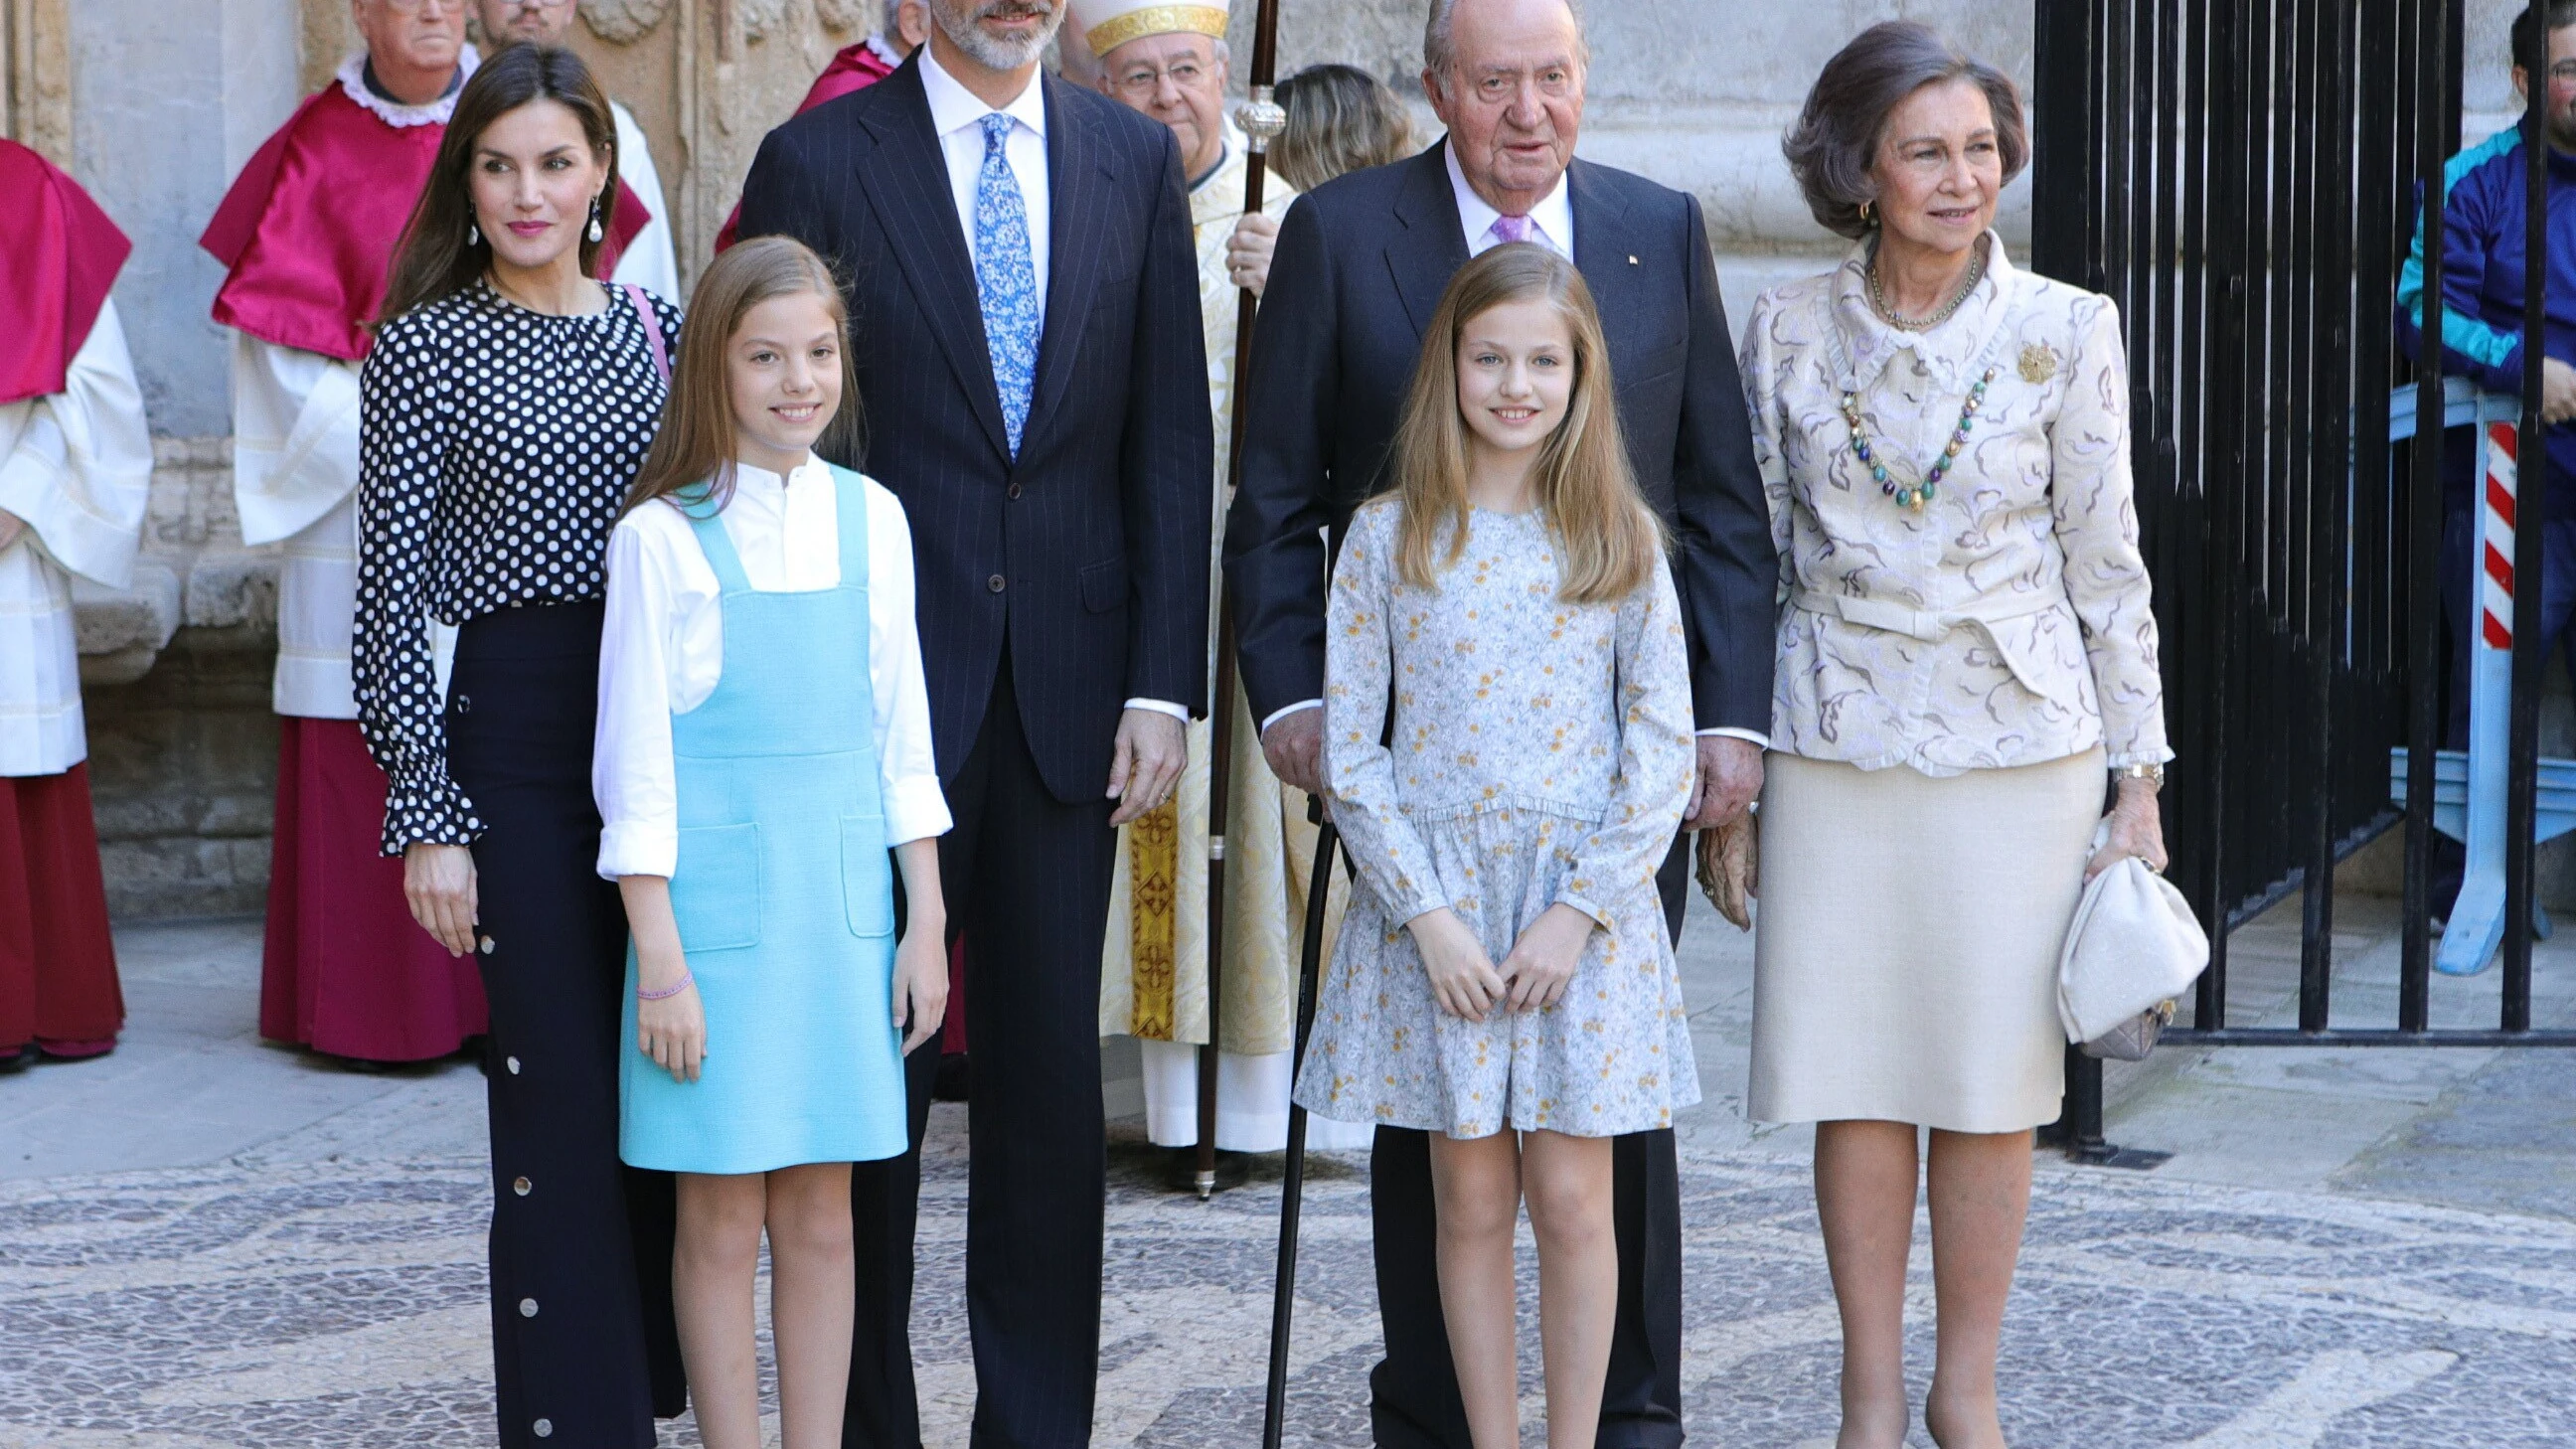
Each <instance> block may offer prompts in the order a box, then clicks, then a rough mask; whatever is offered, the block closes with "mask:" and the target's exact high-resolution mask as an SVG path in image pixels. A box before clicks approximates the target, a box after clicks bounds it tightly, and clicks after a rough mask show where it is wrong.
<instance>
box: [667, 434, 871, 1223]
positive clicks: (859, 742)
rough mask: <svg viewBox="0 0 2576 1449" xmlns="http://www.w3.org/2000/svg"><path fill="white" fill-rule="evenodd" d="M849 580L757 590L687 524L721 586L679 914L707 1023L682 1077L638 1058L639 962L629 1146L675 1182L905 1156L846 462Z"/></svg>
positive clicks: (692, 731) (692, 744)
mask: <svg viewBox="0 0 2576 1449" xmlns="http://www.w3.org/2000/svg"><path fill="white" fill-rule="evenodd" d="M832 479H833V483H834V486H835V487H836V488H837V489H838V490H839V491H838V493H837V494H836V495H835V496H836V499H837V504H838V508H839V512H840V533H841V538H840V546H841V582H840V585H839V587H837V588H830V589H819V590H813V591H810V592H797V593H760V592H755V591H754V590H753V589H752V587H751V584H750V582H749V580H748V579H746V578H745V576H744V574H743V570H742V560H741V559H740V557H738V556H737V555H736V554H735V553H734V548H733V540H732V539H731V538H729V537H727V536H726V534H725V531H724V525H723V524H722V523H720V522H719V521H717V519H716V517H715V516H714V513H713V512H712V511H711V510H709V509H707V508H706V507H705V505H704V504H703V503H700V504H698V505H697V506H695V507H692V508H690V509H689V510H688V513H689V518H690V522H691V526H692V528H693V529H694V530H695V532H696V534H697V538H698V546H699V547H700V548H701V549H703V550H705V552H706V559H707V562H708V563H709V564H710V565H712V566H713V567H714V569H715V575H716V579H717V581H718V583H719V584H720V585H721V586H722V589H723V594H722V606H721V607H722V610H723V618H724V673H723V674H722V676H721V677H720V678H719V679H718V681H717V683H716V687H715V692H714V693H712V694H710V695H709V696H708V697H707V699H706V702H705V703H703V704H701V705H699V706H698V707H697V708H696V709H694V710H691V711H689V712H688V713H687V714H675V715H673V716H672V717H671V753H672V756H673V763H674V765H675V767H676V771H675V773H676V776H677V784H678V795H679V802H678V803H679V818H680V852H679V861H678V865H677V867H676V868H675V869H674V870H673V872H672V875H671V909H672V911H673V913H674V914H676V915H677V916H678V917H679V924H680V946H681V949H682V950H683V951H685V952H686V953H687V955H688V962H689V970H690V972H691V974H693V975H694V976H695V977H696V978H697V983H698V994H699V997H700V998H701V999H702V1000H703V1001H704V1002H705V1005H706V1015H707V1060H706V1064H705V1067H704V1069H703V1070H702V1072H701V1073H700V1075H699V1078H698V1080H697V1081H695V1082H686V1083H683V1082H676V1081H673V1080H672V1079H671V1074H670V1073H669V1072H667V1071H665V1070H663V1069H662V1068H661V1067H658V1066H656V1065H654V1063H653V1059H652V1058H651V1057H648V1056H646V1055H644V1053H643V1052H642V1051H641V1050H640V1049H638V1048H637V1047H636V1045H635V953H634V950H633V948H632V947H629V948H628V950H627V956H626V987H627V989H626V996H625V1001H626V1005H625V1037H624V1042H625V1048H624V1052H625V1054H624V1057H623V1059H622V1064H621V1066H620V1069H619V1076H618V1088H619V1090H618V1109H619V1122H618V1151H619V1155H620V1156H622V1157H624V1158H625V1160H626V1161H627V1162H628V1163H630V1164H632V1165H634V1166H636V1167H644V1168H652V1169H656V1170H660V1171H665V1172H703V1173H747V1172H768V1171H771V1170H773V1169H776V1168H781V1167H793V1166H796V1165H798V1164H800V1163H809V1162H863V1161H871V1160H874V1159H878V1158H886V1157H895V1156H899V1155H901V1154H902V1152H903V1150H904V1148H905V1146H906V1145H907V1141H906V1138H907V1131H906V1123H907V1118H906V1115H905V1110H904V1084H903V1061H902V1050H901V1048H902V1043H901V1041H900V1039H899V1038H898V1037H897V1035H896V1033H895V1029H894V1019H893V1004H894V984H893V983H894V875H893V870H892V867H891V865H890V863H889V860H888V857H887V855H886V838H885V806H884V792H883V788H882V784H881V780H882V777H881V775H880V774H879V771H878V766H877V751H876V696H875V691H874V690H873V688H872V687H871V686H870V684H869V670H868V664H869V660H868V523H867V520H868V511H867V510H868V502H867V497H866V493H865V485H864V484H863V483H862V482H861V481H860V479H859V477H858V475H856V474H854V473H850V472H846V471H844V470H842V469H840V468H834V469H833V470H832Z"/></svg>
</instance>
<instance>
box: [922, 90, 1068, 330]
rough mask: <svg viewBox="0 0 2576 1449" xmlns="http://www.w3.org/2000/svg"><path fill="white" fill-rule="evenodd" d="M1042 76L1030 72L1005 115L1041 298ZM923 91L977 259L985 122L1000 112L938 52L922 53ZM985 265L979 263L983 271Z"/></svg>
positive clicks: (1044, 213)
mask: <svg viewBox="0 0 2576 1449" xmlns="http://www.w3.org/2000/svg"><path fill="white" fill-rule="evenodd" d="M1038 75H1039V72H1037V71H1035V70H1031V71H1030V72H1029V83H1028V86H1027V87H1026V88H1025V89H1023V90H1022V91H1021V92H1020V93H1019V95H1018V96H1017V97H1015V98H1014V99H1013V100H1012V101H1011V103H1010V104H1009V105H1007V106H1003V107H1002V108H1001V113H1002V114H1003V115H1006V116H1008V117H1010V118H1011V120H1012V121H1013V122H1014V123H1015V124H1014V125H1013V126H1012V127H1011V133H1010V135H1009V137H1008V138H1007V139H1005V140H1004V141H1003V142H1002V156H1003V159H1004V160H1007V161H1009V162H1010V163H1011V175H1012V177H1013V178H1014V179H1015V180H1017V181H1018V182H1019V183H1020V206H1021V207H1022V209H1024V210H1026V211H1027V212H1028V216H1029V264H1030V266H1031V267H1033V268H1034V269H1035V270H1036V273H1037V283H1038V296H1039V297H1041V298H1043V297H1045V296H1046V294H1047V258H1048V252H1049V245H1048V244H1049V242H1050V241H1051V240H1052V237H1051V235H1050V232H1051V230H1052V229H1051V228H1050V227H1049V225H1048V219H1049V218H1050V217H1052V216H1053V215H1054V212H1053V211H1052V210H1051V209H1050V208H1049V207H1048V204H1047V203H1048V199H1049V194H1050V193H1049V191H1048V188H1047V149H1046V90H1045V88H1044V87H1043V86H1041V85H1040V84H1039V82H1038ZM921 89H922V91H923V92H924V93H925V94H926V95H928V96H929V98H930V129H932V130H933V131H936V132H938V133H939V149H940V152H941V154H943V155H944V156H946V157H947V158H948V194H949V196H950V197H952V198H954V199H955V201H956V203H957V226H958V229H959V230H960V231H961V232H963V233H964V234H965V237H966V254H967V255H968V256H970V257H973V256H974V255H975V188H976V186H977V184H978V182H979V180H980V178H981V177H982V176H983V174H984V118H985V117H986V116H989V115H992V114H993V111H994V108H993V107H991V106H988V105H986V104H984V101H983V98H982V97H980V96H978V95H976V94H975V93H974V92H973V91H970V90H968V89H966V86H965V83H964V82H962V81H960V80H958V79H957V77H955V76H953V75H950V74H949V73H948V72H947V71H946V70H944V69H942V68H941V67H940V64H939V57H938V55H937V54H936V53H935V48H934V47H932V46H927V45H925V46H923V47H922V48H921ZM982 262H983V259H982V258H980V257H977V258H976V263H977V265H979V266H980V265H982Z"/></svg>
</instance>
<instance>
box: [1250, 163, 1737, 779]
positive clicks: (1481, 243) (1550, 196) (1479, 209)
mask: <svg viewBox="0 0 2576 1449" xmlns="http://www.w3.org/2000/svg"><path fill="white" fill-rule="evenodd" d="M1440 155H1441V159H1443V160H1445V161H1447V162H1448V163H1449V189H1450V191H1451V192H1453V193H1455V194H1456V196H1457V198H1458V228H1459V230H1461V231H1463V232H1465V233H1466V234H1467V255H1468V256H1470V257H1481V256H1483V255H1484V254H1485V253H1487V252H1489V251H1492V250H1493V249H1494V248H1496V247H1498V246H1501V245H1502V244H1503V237H1502V234H1501V233H1500V232H1499V231H1497V230H1495V227H1496V225H1497V224H1498V223H1500V222H1501V221H1502V219H1503V214H1502V213H1501V212H1499V211H1496V210H1495V209H1494V208H1493V206H1492V205H1491V204H1489V203H1488V202H1487V201H1486V200H1485V198H1483V197H1481V196H1478V195H1477V194H1476V188H1474V187H1473V186H1470V185H1468V184H1467V173H1466V172H1465V171H1464V170H1462V169H1461V168H1460V167H1459V165H1458V148H1457V147H1456V146H1454V145H1444V146H1442V147H1441V148H1440ZM1529 219H1530V234H1529V240H1530V241H1532V242H1535V243H1537V244H1538V245H1540V246H1543V247H1545V248H1547V249H1548V250H1549V251H1552V252H1554V253H1556V254H1557V255H1558V256H1560V257H1563V258H1565V259H1566V260H1567V261H1569V262H1570V261H1573V260H1574V197H1573V193H1572V192H1571V191H1570V190H1569V189H1568V187H1567V186H1566V184H1565V178H1564V177H1563V176H1562V175H1560V176H1558V177H1557V178H1556V185H1554V186H1552V187H1550V188H1548V193H1547V195H1545V196H1542V197H1540V198H1539V199H1538V201H1537V202H1536V203H1534V204H1533V205H1532V206H1531V207H1530V209H1529ZM1323 707H1324V702H1323V701H1322V700H1320V699H1301V700H1299V701H1298V702H1296V703H1295V704H1292V705H1289V706H1288V707H1287V708H1285V709H1280V710H1275V711H1273V712H1272V713H1271V716H1270V718H1268V719H1265V720H1263V721H1262V722H1261V728H1262V731H1263V732H1264V733H1268V732H1269V729H1270V727H1271V726H1272V725H1275V724H1277V723H1279V722H1280V721H1281V720H1283V719H1286V718H1287V717H1288V716H1290V715H1292V714H1295V713H1297V712H1298V711H1299V710H1305V709H1322V708H1323ZM1699 733H1700V734H1701V735H1702V736H1707V735H1724V736H1726V737H1727V738H1729V739H1737V740H1744V741H1746V742H1748V743H1751V744H1754V745H1758V746H1760V747H1762V748H1763V749H1766V750H1767V749H1769V748H1770V747H1771V741H1770V739H1769V737H1767V736H1765V735H1764V734H1763V733H1762V732H1761V731H1759V730H1744V729H1728V728H1723V727H1720V728H1712V729H1704V730H1701V731H1700V732H1699Z"/></svg>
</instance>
